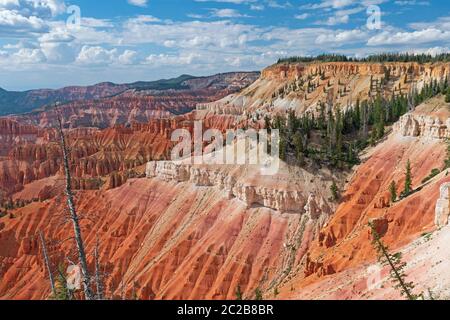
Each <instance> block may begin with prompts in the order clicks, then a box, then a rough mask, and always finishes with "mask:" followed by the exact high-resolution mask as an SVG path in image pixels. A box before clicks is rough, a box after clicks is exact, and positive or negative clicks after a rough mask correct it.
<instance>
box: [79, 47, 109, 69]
mask: <svg viewBox="0 0 450 320" xmlns="http://www.w3.org/2000/svg"><path fill="white" fill-rule="evenodd" d="M116 53H117V49H111V50H107V49H104V48H102V47H100V46H94V47H90V46H83V48H81V51H80V53H79V54H78V57H77V59H76V63H77V64H80V65H90V66H104V65H109V64H111V63H113V62H114V60H115V55H116Z"/></svg>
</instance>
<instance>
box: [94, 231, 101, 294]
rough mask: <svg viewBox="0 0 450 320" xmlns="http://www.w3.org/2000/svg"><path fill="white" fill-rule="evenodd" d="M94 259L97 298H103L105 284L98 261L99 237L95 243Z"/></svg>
mask: <svg viewBox="0 0 450 320" xmlns="http://www.w3.org/2000/svg"><path fill="white" fill-rule="evenodd" d="M94 259H95V284H96V287H97V300H103V284H102V280H101V275H100V263H99V261H98V238H97V242H96V243H95V250H94Z"/></svg>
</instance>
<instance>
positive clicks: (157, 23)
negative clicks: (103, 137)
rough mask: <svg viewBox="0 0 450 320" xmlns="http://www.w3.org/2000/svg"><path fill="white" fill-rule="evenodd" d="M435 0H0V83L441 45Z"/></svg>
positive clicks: (442, 18) (449, 17)
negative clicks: (294, 56)
mask: <svg viewBox="0 0 450 320" xmlns="http://www.w3.org/2000/svg"><path fill="white" fill-rule="evenodd" d="M449 46H450V2H449V1H438V0H428V1H426V0H362V1H361V0H358V1H357V0H318V1H302V0H113V1H106V0H96V1H92V0H72V1H66V0H0V87H1V88H4V89H7V90H27V89H34V88H59V87H63V86H68V85H89V84H95V83H98V82H103V81H112V82H116V83H127V82H134V81H138V80H142V81H149V80H156V79H162V78H171V77H176V76H179V75H181V74H191V75H196V76H202V75H212V74H215V73H220V72H228V71H253V70H261V69H263V68H264V67H266V66H268V65H271V64H273V63H274V62H276V61H277V59H278V58H280V57H286V56H292V55H317V54H320V53H341V54H346V55H349V56H355V57H362V56H366V55H369V54H373V53H379V52H405V51H408V52H415V53H422V52H426V53H431V54H435V53H441V52H448V51H450V49H449Z"/></svg>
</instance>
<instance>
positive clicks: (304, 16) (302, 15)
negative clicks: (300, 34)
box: [294, 13, 310, 20]
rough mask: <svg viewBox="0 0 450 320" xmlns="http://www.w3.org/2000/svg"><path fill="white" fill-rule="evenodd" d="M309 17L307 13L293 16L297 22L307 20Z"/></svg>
mask: <svg viewBox="0 0 450 320" xmlns="http://www.w3.org/2000/svg"><path fill="white" fill-rule="evenodd" d="M309 16H310V14H309V13H302V14H296V15H295V16H294V18H295V19H297V20H305V19H307V18H309Z"/></svg>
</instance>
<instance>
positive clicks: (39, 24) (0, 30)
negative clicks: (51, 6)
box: [0, 10, 48, 38]
mask: <svg viewBox="0 0 450 320" xmlns="http://www.w3.org/2000/svg"><path fill="white" fill-rule="evenodd" d="M46 31H48V26H47V24H46V23H45V22H44V20H42V19H41V18H39V17H36V16H29V17H27V16H23V15H21V14H19V13H18V12H16V11H13V10H0V35H1V36H2V37H8V38H11V37H19V38H20V37H29V36H30V34H33V33H44V32H46Z"/></svg>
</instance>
